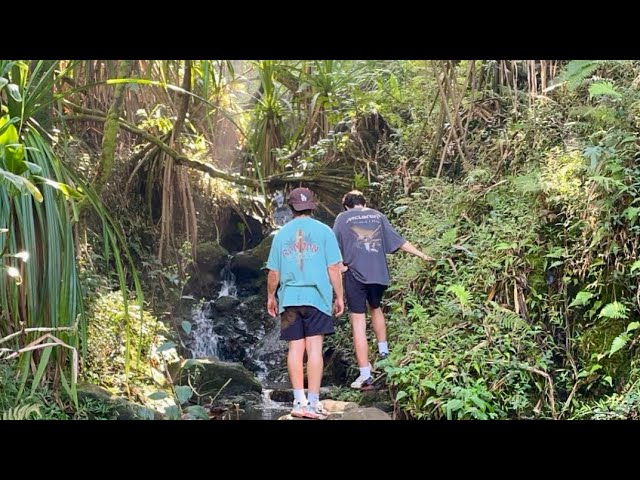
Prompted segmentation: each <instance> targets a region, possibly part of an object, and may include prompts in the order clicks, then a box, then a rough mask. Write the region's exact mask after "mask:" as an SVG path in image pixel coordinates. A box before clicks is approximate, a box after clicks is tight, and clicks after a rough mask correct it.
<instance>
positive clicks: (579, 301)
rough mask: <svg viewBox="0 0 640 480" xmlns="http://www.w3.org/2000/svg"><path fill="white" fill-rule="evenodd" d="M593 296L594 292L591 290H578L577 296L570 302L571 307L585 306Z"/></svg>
mask: <svg viewBox="0 0 640 480" xmlns="http://www.w3.org/2000/svg"><path fill="white" fill-rule="evenodd" d="M592 298H593V293H590V292H585V291H582V292H578V294H577V295H576V298H574V299H573V302H571V303H570V304H569V308H571V307H583V306H585V305H587V304H588V303H589V300H591V299H592Z"/></svg>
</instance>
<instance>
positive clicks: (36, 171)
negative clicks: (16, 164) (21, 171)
mask: <svg viewBox="0 0 640 480" xmlns="http://www.w3.org/2000/svg"><path fill="white" fill-rule="evenodd" d="M24 164H25V165H26V166H27V168H28V169H29V172H30V173H31V174H35V175H37V174H39V173H42V167H41V166H40V165H36V164H35V163H31V162H27V161H26V160H25V162H24Z"/></svg>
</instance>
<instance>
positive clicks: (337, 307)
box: [333, 298, 344, 317]
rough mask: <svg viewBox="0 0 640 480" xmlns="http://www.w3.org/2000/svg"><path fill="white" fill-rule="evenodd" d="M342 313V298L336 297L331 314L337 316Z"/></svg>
mask: <svg viewBox="0 0 640 480" xmlns="http://www.w3.org/2000/svg"><path fill="white" fill-rule="evenodd" d="M343 313H344V300H343V299H342V298H336V299H335V301H334V302H333V314H334V315H335V316H336V317H339V316H340V315H342V314H343Z"/></svg>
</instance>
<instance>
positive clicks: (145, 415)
mask: <svg viewBox="0 0 640 480" xmlns="http://www.w3.org/2000/svg"><path fill="white" fill-rule="evenodd" d="M136 413H137V416H138V418H140V419H142V420H153V419H155V415H154V414H153V410H151V409H149V408H147V407H138V410H137V412H136Z"/></svg>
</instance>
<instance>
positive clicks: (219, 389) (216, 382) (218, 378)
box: [179, 358, 262, 397]
mask: <svg viewBox="0 0 640 480" xmlns="http://www.w3.org/2000/svg"><path fill="white" fill-rule="evenodd" d="M186 362H189V364H188V366H187V365H185V364H186ZM181 367H182V368H181V369H180V379H179V382H180V384H185V385H186V384H187V381H188V378H189V375H191V376H192V377H193V376H194V375H195V380H193V379H192V381H191V383H192V385H193V386H194V388H195V389H196V391H197V392H198V393H199V394H200V395H210V396H216V395H218V393H220V395H219V396H220V397H230V396H234V395H239V394H243V393H249V392H256V393H261V392H262V385H261V384H260V382H258V380H257V379H256V378H255V377H254V376H253V375H252V374H251V372H249V370H247V369H246V368H245V367H244V366H243V365H242V364H240V363H232V362H223V361H221V360H217V359H215V358H199V359H197V361H196V362H194V361H193V360H185V361H184V362H182V365H181ZM196 369H197V374H196ZM229 380H231V381H230V382H229V384H228V385H226V386H225V384H226V383H227V382H228V381H229ZM223 387H224V388H223Z"/></svg>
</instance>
